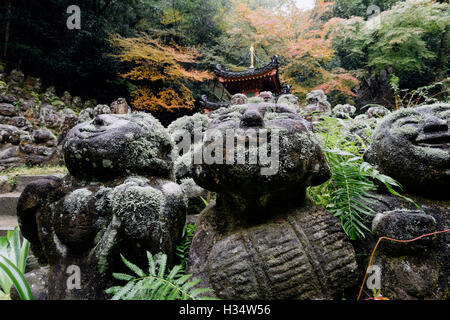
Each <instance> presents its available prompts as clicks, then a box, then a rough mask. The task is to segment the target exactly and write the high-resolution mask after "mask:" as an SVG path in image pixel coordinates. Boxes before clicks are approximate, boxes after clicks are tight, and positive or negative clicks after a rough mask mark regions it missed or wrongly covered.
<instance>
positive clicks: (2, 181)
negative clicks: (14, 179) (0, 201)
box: [0, 176, 13, 193]
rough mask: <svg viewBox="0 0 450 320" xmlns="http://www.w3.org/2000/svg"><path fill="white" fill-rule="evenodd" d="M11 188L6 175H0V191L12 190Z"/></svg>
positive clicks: (7, 191)
mask: <svg viewBox="0 0 450 320" xmlns="http://www.w3.org/2000/svg"><path fill="white" fill-rule="evenodd" d="M12 190H13V188H12V186H11V183H10V182H9V178H8V176H0V193H9V192H12Z"/></svg>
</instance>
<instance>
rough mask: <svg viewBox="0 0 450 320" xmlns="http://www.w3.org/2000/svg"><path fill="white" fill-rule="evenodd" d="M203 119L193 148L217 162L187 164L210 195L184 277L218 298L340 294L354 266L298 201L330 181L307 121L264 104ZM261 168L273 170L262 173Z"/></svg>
mask: <svg viewBox="0 0 450 320" xmlns="http://www.w3.org/2000/svg"><path fill="white" fill-rule="evenodd" d="M212 116H214V118H213V120H212V122H211V124H210V126H209V128H208V130H207V131H206V132H205V138H204V142H203V148H204V150H206V149H208V148H212V146H213V145H216V147H217V148H215V149H214V150H215V153H214V156H216V157H218V158H221V157H222V158H223V160H224V164H220V163H217V162H209V164H207V162H206V161H204V162H202V163H201V164H194V170H193V171H194V180H195V181H196V183H197V184H199V185H200V186H202V187H203V188H205V189H207V190H211V191H215V192H217V199H216V204H215V205H211V206H209V207H208V208H207V209H205V211H203V213H202V214H201V215H200V218H199V220H198V222H197V229H196V233H195V236H194V239H193V242H192V247H191V251H190V258H189V263H188V273H193V274H194V276H195V277H199V278H201V279H202V282H201V284H200V285H201V286H202V287H210V288H212V289H214V291H215V295H216V296H217V297H219V298H223V299H326V298H333V297H338V298H341V297H342V291H343V290H345V289H346V288H348V287H350V286H352V285H354V284H355V281H356V277H357V275H356V269H357V266H356V262H355V255H354V251H353V248H352V246H351V245H350V243H349V241H348V240H347V238H346V236H345V234H344V233H343V231H342V230H341V227H340V225H339V221H338V220H337V219H336V218H335V217H333V216H332V215H331V214H330V213H329V212H328V211H326V210H325V209H323V208H321V207H319V206H316V205H314V204H312V202H311V201H310V200H309V199H308V198H307V196H306V188H307V187H308V186H311V185H319V184H321V183H323V182H325V181H326V180H327V179H329V177H330V167H329V165H328V163H327V160H326V158H325V156H324V154H323V152H322V150H321V148H320V147H319V145H318V144H317V142H316V141H315V139H314V138H313V136H312V133H311V131H310V129H309V128H310V124H309V122H308V121H306V120H304V119H303V118H302V117H300V116H299V115H298V114H296V113H295V111H294V110H293V109H291V108H289V107H287V106H285V105H275V104H269V103H263V104H260V105H258V104H248V105H242V106H233V107H230V108H229V109H222V110H218V111H217V112H215V113H214V115H212ZM266 134H267V135H266ZM220 137H222V138H220ZM230 137H231V139H230ZM216 139H217V140H216ZM225 140H227V142H225ZM217 141H223V144H221V143H220V142H219V143H217ZM230 141H231V143H230ZM252 141H253V142H252ZM255 141H257V142H258V143H257V144H253V145H252V143H254V142H255ZM216 143H217V144H216ZM239 144H242V145H246V146H247V147H246V148H245V149H244V150H243V151H239ZM241 150H242V149H241ZM266 151H267V152H266ZM265 153H267V154H268V155H270V158H271V160H274V162H276V164H275V165H274V162H271V161H264V160H263V159H262V158H261V154H265ZM255 154H259V156H260V158H259V161H258V162H256V163H254V162H251V161H250V159H251V157H252V156H254V155H255ZM274 155H276V157H274V158H273V156H274ZM239 157H241V158H240V159H241V162H239ZM236 158H238V159H236ZM242 160H245V161H242ZM268 166H275V170H269V171H263V170H262V169H264V168H265V169H267V167H268Z"/></svg>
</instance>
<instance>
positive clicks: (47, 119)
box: [39, 104, 61, 129]
mask: <svg viewBox="0 0 450 320" xmlns="http://www.w3.org/2000/svg"><path fill="white" fill-rule="evenodd" d="M39 119H40V122H41V123H42V124H43V125H45V126H46V127H48V128H54V129H56V128H58V127H59V125H60V122H61V119H60V118H59V116H58V113H57V109H56V108H55V107H54V106H52V105H50V104H44V105H42V106H41V109H40V111H39Z"/></svg>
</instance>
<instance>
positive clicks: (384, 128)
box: [365, 104, 450, 199]
mask: <svg viewBox="0 0 450 320" xmlns="http://www.w3.org/2000/svg"><path fill="white" fill-rule="evenodd" d="M449 119H450V105H449V104H436V105H428V106H421V107H416V108H407V109H401V110H399V111H396V112H394V113H392V114H390V115H389V116H387V117H385V118H384V119H383V121H382V122H381V123H380V124H379V125H378V126H377V129H376V130H375V132H374V133H373V136H372V140H373V142H372V145H371V146H370V148H369V150H368V151H367V152H366V155H365V156H366V159H368V160H369V161H370V162H372V163H373V164H376V165H377V166H378V167H379V168H380V170H381V171H382V172H383V173H385V174H387V175H389V176H392V177H395V179H397V180H398V181H399V182H400V183H401V184H402V185H403V187H404V188H405V190H407V191H409V192H412V193H417V194H420V195H427V196H429V197H432V198H433V197H436V198H438V199H444V198H445V199H450V192H448V189H447V188H448V187H449V183H450V172H449V168H450V147H449V143H450V133H449V121H450V120H449Z"/></svg>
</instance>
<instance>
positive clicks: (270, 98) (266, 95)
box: [258, 91, 275, 103]
mask: <svg viewBox="0 0 450 320" xmlns="http://www.w3.org/2000/svg"><path fill="white" fill-rule="evenodd" d="M258 97H260V98H262V99H263V100H264V102H270V103H275V98H274V96H273V94H272V92H270V91H263V92H260V93H259V95H258Z"/></svg>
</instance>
